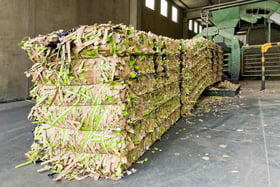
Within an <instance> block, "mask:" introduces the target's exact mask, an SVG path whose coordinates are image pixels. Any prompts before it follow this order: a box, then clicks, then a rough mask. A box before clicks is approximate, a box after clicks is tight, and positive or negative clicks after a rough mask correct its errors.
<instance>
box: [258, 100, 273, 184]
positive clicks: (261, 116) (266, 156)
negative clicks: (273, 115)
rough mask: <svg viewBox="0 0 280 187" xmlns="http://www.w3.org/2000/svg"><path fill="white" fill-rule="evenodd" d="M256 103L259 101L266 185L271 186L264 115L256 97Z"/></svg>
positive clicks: (260, 103)
mask: <svg viewBox="0 0 280 187" xmlns="http://www.w3.org/2000/svg"><path fill="white" fill-rule="evenodd" d="M258 103H259V108H260V120H261V128H262V135H263V143H264V152H265V159H266V167H267V177H268V186H269V187H271V178H270V169H269V160H268V153H267V144H266V137H265V130H264V119H263V118H264V117H263V109H262V102H261V99H260V98H258Z"/></svg>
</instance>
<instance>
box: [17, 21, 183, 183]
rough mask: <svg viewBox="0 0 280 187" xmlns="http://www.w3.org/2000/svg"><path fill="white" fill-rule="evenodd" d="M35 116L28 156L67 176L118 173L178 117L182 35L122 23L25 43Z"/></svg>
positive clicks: (84, 28) (78, 177)
mask: <svg viewBox="0 0 280 187" xmlns="http://www.w3.org/2000/svg"><path fill="white" fill-rule="evenodd" d="M22 45H23V46H22V47H23V48H24V49H25V50H26V51H27V53H28V55H29V58H30V59H31V60H32V61H33V62H34V65H33V67H32V68H31V69H30V71H29V72H28V74H29V75H32V78H33V82H34V83H35V85H34V89H33V90H32V91H31V93H32V96H33V97H35V98H36V105H35V106H34V107H33V108H32V111H31V113H30V118H33V119H34V120H36V121H37V124H38V125H37V127H36V129H35V131H34V143H33V145H32V147H31V151H30V152H28V153H27V156H28V157H29V158H30V159H32V160H41V161H43V162H42V164H43V165H45V166H46V167H45V169H51V170H52V171H53V172H57V173H59V174H58V176H56V178H55V179H56V180H59V179H61V178H62V177H64V176H66V177H68V178H73V177H74V178H77V179H80V176H84V177H86V176H91V177H95V178H98V177H100V176H101V177H106V178H112V179H117V178H119V177H121V176H122V175H123V171H124V170H125V169H127V168H128V167H130V166H131V165H132V163H133V162H135V161H136V160H137V159H138V158H139V157H140V156H141V155H142V154H143V153H144V152H145V151H146V150H147V149H148V148H149V146H151V145H152V144H153V143H154V142H155V141H156V140H158V139H159V138H160V137H161V136H162V134H163V133H164V132H166V130H167V129H168V128H169V127H170V126H171V125H172V124H174V123H175V122H176V121H177V120H178V119H179V118H180V106H181V105H180V87H179V84H180V82H179V81H180V58H179V48H180V41H178V40H172V39H169V38H166V37H161V36H156V35H154V34H151V33H146V32H141V31H135V30H134V29H133V28H131V27H126V26H124V25H110V24H103V25H94V26H81V27H79V28H78V29H76V30H73V31H71V32H63V31H59V32H54V33H51V34H49V35H46V36H39V37H37V38H34V39H29V40H27V41H26V42H24V43H23V44H22Z"/></svg>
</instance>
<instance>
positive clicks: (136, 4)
mask: <svg viewBox="0 0 280 187" xmlns="http://www.w3.org/2000/svg"><path fill="white" fill-rule="evenodd" d="M142 4H143V0H130V10H129V11H130V14H129V24H131V25H132V26H134V28H135V29H138V30H141V14H142Z"/></svg>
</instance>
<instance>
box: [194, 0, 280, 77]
mask: <svg viewBox="0 0 280 187" xmlns="http://www.w3.org/2000/svg"><path fill="white" fill-rule="evenodd" d="M201 18H202V19H203V20H204V21H205V22H206V23H207V25H206V28H204V29H203V31H202V32H201V33H199V34H198V35H196V36H195V37H194V38H198V37H205V38H208V39H211V40H213V41H214V42H215V43H218V44H220V45H221V46H222V48H223V51H224V71H225V72H226V73H225V74H226V75H227V77H226V79H228V80H230V81H232V82H238V80H239V76H240V64H241V63H240V61H241V60H240V59H241V58H240V54H241V48H240V46H241V45H242V44H241V42H240V41H239V39H238V36H237V35H236V32H237V31H236V27H237V25H238V24H239V23H240V21H241V20H242V21H245V22H248V23H251V24H254V23H257V21H258V20H259V19H261V18H264V19H265V20H266V22H267V25H268V26H267V29H268V32H267V33H268V36H267V42H270V38H271V23H273V22H274V23H276V24H278V25H280V4H279V3H278V2H275V1H233V2H231V3H226V4H222V5H219V6H214V7H213V6H209V7H205V8H203V9H202V10H201ZM209 22H210V23H212V25H213V26H211V27H209V26H208V23H209ZM248 29H249V28H248Z"/></svg>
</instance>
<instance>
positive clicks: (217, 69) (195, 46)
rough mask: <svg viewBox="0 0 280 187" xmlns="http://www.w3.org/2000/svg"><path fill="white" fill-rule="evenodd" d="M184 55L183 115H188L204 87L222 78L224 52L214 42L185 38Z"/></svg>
mask: <svg viewBox="0 0 280 187" xmlns="http://www.w3.org/2000/svg"><path fill="white" fill-rule="evenodd" d="M182 48H183V49H184V53H183V57H182V84H181V85H182V88H181V90H182V91H181V102H182V110H181V113H182V115H188V114H189V113H190V112H191V109H192V108H193V106H194V105H195V103H196V102H197V100H198V98H199V96H200V95H201V93H202V92H203V91H204V89H205V88H206V87H208V86H210V85H212V84H214V83H216V82H218V81H221V78H222V73H223V72H222V63H223V62H222V61H223V59H222V55H220V53H222V51H221V49H220V47H219V46H217V45H215V44H214V43H213V42H211V41H209V40H206V39H203V38H199V39H195V40H185V41H184V42H183V44H182Z"/></svg>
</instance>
